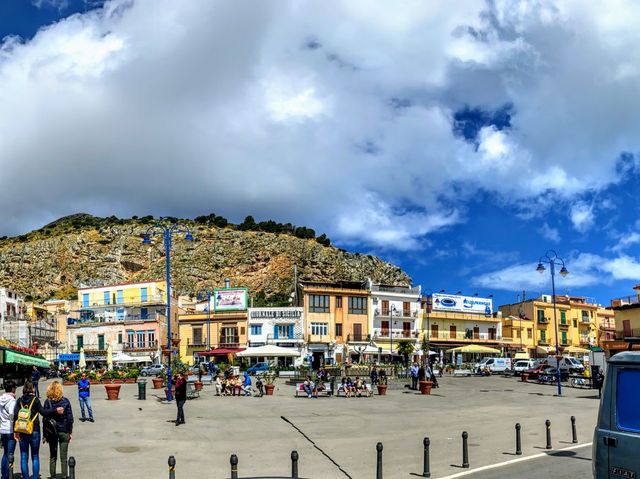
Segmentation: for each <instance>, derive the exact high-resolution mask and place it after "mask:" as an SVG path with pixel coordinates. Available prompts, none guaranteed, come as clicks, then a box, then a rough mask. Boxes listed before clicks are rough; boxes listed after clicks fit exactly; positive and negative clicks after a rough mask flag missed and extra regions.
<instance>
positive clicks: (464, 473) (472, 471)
mask: <svg viewBox="0 0 640 479" xmlns="http://www.w3.org/2000/svg"><path fill="white" fill-rule="evenodd" d="M591 444H592V443H590V442H587V443H585V444H577V445H575V446H569V447H565V448H563V449H552V450H549V451H547V452H541V453H539V454H534V455H533V456H525V457H519V458H518V459H511V460H510V461H505V462H499V463H497V464H489V465H488V466H482V467H477V468H475V469H469V470H468V471H462V472H458V473H456V474H451V475H450V476H445V477H443V478H442V479H454V478H456V477H463V476H468V475H469V474H475V473H476V472H481V471H487V470H489V469H497V468H498V467H504V466H510V465H511V464H516V463H518V462H524V461H529V460H531V459H538V458H541V457H545V456H548V455H549V454H553V453H554V452H559V451H570V450H572V449H580V448H581V447H587V446H591Z"/></svg>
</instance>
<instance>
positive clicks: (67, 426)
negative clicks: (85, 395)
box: [44, 381, 73, 477]
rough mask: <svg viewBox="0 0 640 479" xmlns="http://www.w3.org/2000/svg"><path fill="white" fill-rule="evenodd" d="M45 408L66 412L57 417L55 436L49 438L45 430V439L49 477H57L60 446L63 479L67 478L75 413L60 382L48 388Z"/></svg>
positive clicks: (55, 382) (54, 382) (53, 383)
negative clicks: (47, 444)
mask: <svg viewBox="0 0 640 479" xmlns="http://www.w3.org/2000/svg"><path fill="white" fill-rule="evenodd" d="M44 407H45V409H46V408H56V409H57V408H59V407H61V408H62V409H63V410H64V412H63V413H62V414H59V415H57V416H56V417H55V421H56V430H55V434H52V435H50V436H47V435H46V432H47V430H46V428H44V433H45V438H44V439H45V441H46V442H48V443H49V476H50V477H56V462H57V459H58V444H59V445H60V463H61V465H62V477H67V476H68V471H67V453H68V451H69V443H70V442H71V434H72V433H73V412H72V411H71V403H70V402H69V400H68V399H67V398H66V397H64V396H63V395H62V384H60V382H59V381H53V382H52V383H51V384H50V385H49V387H48V388H47V400H46V401H45V402H44Z"/></svg>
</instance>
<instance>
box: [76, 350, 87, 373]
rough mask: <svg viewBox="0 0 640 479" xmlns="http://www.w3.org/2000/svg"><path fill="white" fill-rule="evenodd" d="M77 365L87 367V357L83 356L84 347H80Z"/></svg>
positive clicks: (81, 367)
mask: <svg viewBox="0 0 640 479" xmlns="http://www.w3.org/2000/svg"><path fill="white" fill-rule="evenodd" d="M78 367H79V368H80V369H84V368H86V367H87V359H86V358H85V357H84V348H80V360H79V361H78Z"/></svg>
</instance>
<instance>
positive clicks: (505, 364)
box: [476, 358, 511, 373]
mask: <svg viewBox="0 0 640 479" xmlns="http://www.w3.org/2000/svg"><path fill="white" fill-rule="evenodd" d="M485 369H488V370H489V371H491V372H492V373H504V372H505V371H508V370H510V369H511V358H485V359H483V360H482V361H480V363H478V367H477V369H476V372H482V371H484V370H485Z"/></svg>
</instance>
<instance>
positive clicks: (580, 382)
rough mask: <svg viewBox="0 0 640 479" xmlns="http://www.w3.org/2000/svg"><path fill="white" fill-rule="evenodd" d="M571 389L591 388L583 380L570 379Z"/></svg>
mask: <svg viewBox="0 0 640 479" xmlns="http://www.w3.org/2000/svg"><path fill="white" fill-rule="evenodd" d="M571 387H574V388H589V387H591V386H590V385H589V383H588V382H587V380H586V379H585V378H571Z"/></svg>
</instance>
